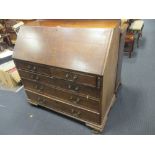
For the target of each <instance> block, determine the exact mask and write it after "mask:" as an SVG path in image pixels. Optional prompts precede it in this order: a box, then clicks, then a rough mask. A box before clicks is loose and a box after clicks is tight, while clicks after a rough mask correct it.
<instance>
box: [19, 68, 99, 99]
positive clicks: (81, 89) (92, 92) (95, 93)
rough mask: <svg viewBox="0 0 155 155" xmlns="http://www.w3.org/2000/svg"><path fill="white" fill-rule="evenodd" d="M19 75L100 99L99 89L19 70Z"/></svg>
mask: <svg viewBox="0 0 155 155" xmlns="http://www.w3.org/2000/svg"><path fill="white" fill-rule="evenodd" d="M19 74H20V76H21V78H26V79H31V80H33V81H37V82H40V83H43V84H49V85H52V86H56V87H58V88H63V89H66V90H70V91H72V92H73V93H81V94H84V95H85V96H92V97H95V98H100V89H97V88H92V87H89V86H83V85H79V84H76V83H74V82H69V81H65V80H62V79H57V78H55V77H51V78H50V77H46V76H42V75H37V74H34V73H30V72H26V71H23V70H19Z"/></svg>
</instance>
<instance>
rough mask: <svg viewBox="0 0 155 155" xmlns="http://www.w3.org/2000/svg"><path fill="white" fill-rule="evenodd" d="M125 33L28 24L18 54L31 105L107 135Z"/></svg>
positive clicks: (19, 44)
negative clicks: (105, 126) (38, 106)
mask: <svg viewBox="0 0 155 155" xmlns="http://www.w3.org/2000/svg"><path fill="white" fill-rule="evenodd" d="M119 35H120V30H119V29H118V28H116V29H106V28H64V27H44V26H23V27H22V28H21V29H20V32H19V34H18V38H17V42H16V45H15V52H14V55H13V58H14V61H15V64H16V67H17V69H18V72H19V74H20V76H21V79H22V82H23V84H24V88H25V91H26V94H27V98H28V102H29V103H31V104H33V105H40V106H43V107H46V108H49V109H51V110H53V111H56V112H58V113H61V114H64V115H67V116H69V117H72V118H75V119H77V120H80V121H82V122H85V123H86V125H87V126H90V127H92V128H93V129H95V130H98V131H102V130H103V127H104V125H105V122H106V119H107V114H108V112H109V109H110V107H111V106H112V104H113V103H114V101H115V85H116V75H117V63H118V51H119V50H118V49H119Z"/></svg>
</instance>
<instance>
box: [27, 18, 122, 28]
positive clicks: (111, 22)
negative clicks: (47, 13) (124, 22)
mask: <svg viewBox="0 0 155 155" xmlns="http://www.w3.org/2000/svg"><path fill="white" fill-rule="evenodd" d="M120 24H121V20H120V19H49V20H37V21H34V22H29V23H27V24H26V25H28V26H47V27H56V26H61V27H74V28H116V27H119V26H120Z"/></svg>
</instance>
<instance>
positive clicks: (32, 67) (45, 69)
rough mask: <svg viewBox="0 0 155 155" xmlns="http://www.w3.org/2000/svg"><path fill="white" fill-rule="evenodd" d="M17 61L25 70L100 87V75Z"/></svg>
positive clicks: (19, 67) (18, 66)
mask: <svg viewBox="0 0 155 155" xmlns="http://www.w3.org/2000/svg"><path fill="white" fill-rule="evenodd" d="M15 63H16V66H17V68H18V69H19V70H25V71H28V72H33V73H37V74H42V75H44V76H48V77H51V78H57V79H64V80H67V81H70V82H76V83H77V84H82V85H86V86H90V87H97V88H100V86H99V78H100V76H96V75H91V74H83V73H80V72H76V71H72V70H64V69H60V68H56V67H51V66H47V65H41V64H36V63H31V62H25V61H19V60H16V61H15Z"/></svg>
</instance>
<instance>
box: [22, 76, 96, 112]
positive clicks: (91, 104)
mask: <svg viewBox="0 0 155 155" xmlns="http://www.w3.org/2000/svg"><path fill="white" fill-rule="evenodd" d="M22 79H23V84H24V86H25V89H27V90H31V91H34V92H38V93H42V94H44V95H46V96H49V97H51V98H59V99H62V100H64V101H66V102H69V103H71V104H73V105H77V106H83V107H85V108H86V109H92V110H95V111H98V112H99V100H95V99H92V98H90V97H89V96H88V97H85V96H81V95H79V94H76V93H72V92H69V91H67V90H63V89H60V88H57V87H52V86H49V85H46V84H41V83H39V82H35V81H31V80H28V79H24V78H22Z"/></svg>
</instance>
